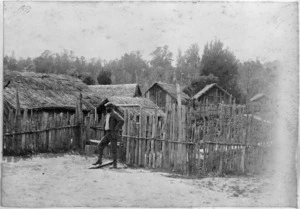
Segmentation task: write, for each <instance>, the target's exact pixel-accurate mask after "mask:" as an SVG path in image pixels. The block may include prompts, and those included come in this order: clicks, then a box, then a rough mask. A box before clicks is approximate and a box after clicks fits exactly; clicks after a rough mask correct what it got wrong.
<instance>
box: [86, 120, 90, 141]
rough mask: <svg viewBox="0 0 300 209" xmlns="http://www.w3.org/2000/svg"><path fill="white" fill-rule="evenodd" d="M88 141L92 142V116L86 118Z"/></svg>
mask: <svg viewBox="0 0 300 209" xmlns="http://www.w3.org/2000/svg"><path fill="white" fill-rule="evenodd" d="M85 127H86V140H90V138H91V124H90V115H89V114H88V115H87V116H86V126H85Z"/></svg>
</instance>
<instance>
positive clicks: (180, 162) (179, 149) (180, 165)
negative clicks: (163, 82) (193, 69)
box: [176, 83, 183, 169]
mask: <svg viewBox="0 0 300 209" xmlns="http://www.w3.org/2000/svg"><path fill="white" fill-rule="evenodd" d="M176 93H177V103H178V106H177V114H178V139H177V141H179V142H182V141H183V140H182V130H181V129H182V127H181V126H182V124H181V122H182V121H181V90H180V86H179V84H178V83H176ZM182 151H183V149H182V144H181V143H179V144H178V155H177V163H178V164H179V167H180V169H182V163H183V162H182V156H183V153H182Z"/></svg>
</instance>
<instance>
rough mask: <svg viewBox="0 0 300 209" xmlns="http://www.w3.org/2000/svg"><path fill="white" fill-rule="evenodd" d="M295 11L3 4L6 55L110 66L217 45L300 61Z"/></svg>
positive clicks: (261, 6)
mask: <svg viewBox="0 0 300 209" xmlns="http://www.w3.org/2000/svg"><path fill="white" fill-rule="evenodd" d="M297 15H298V11H297V5H296V3H253V2H250V3H241V2H227V3H226V2H225V3H224V2H222V3H221V2H213V3H210V2H200V3H191V2H189V3H180V2H168V3H167V2H158V3H154V2H148V3H142V2H130V3H129V2H127V3H125V2H115V3H113V2H102V3H100V2H94V3H93V2H89V3H83V2H76V3H75V2H28V3H27V2H5V4H4V54H8V55H9V54H11V52H12V51H14V52H15V55H16V57H24V58H25V57H28V56H30V57H36V56H39V55H40V54H41V53H42V52H43V51H44V50H46V49H48V50H50V51H52V52H62V51H63V49H67V50H73V51H74V53H75V55H76V56H85V57H86V58H92V57H96V58H99V57H100V58H102V59H106V60H111V59H115V58H120V57H121V56H122V55H123V54H124V53H126V52H127V53H128V52H131V51H136V50H139V51H140V52H141V53H142V55H143V57H144V58H145V59H150V56H149V55H150V53H151V52H152V51H153V50H154V49H155V48H156V47H158V46H163V45H165V44H166V45H169V47H170V50H171V51H172V52H173V53H174V58H175V57H176V55H177V50H178V49H179V48H180V49H181V50H182V51H185V50H186V49H187V48H188V47H189V46H190V45H191V44H193V43H197V44H198V45H199V48H200V55H202V53H203V48H204V45H205V44H206V43H207V42H209V41H211V40H213V39H215V38H217V39H220V40H221V41H222V42H223V43H224V45H225V47H228V48H229V49H230V50H231V51H232V52H234V54H235V55H236V57H237V58H238V59H239V60H241V61H246V60H251V59H252V60H253V59H254V60H255V59H256V58H258V59H260V60H261V61H263V62H265V61H273V60H276V59H277V60H281V61H284V60H285V59H289V58H290V57H295V55H296V56H297V54H296V53H297V46H298V38H297V35H298V34H297V31H298V30H297V29H298V28H297V24H298V23H297V19H298V16H297Z"/></svg>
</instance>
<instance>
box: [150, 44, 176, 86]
mask: <svg viewBox="0 0 300 209" xmlns="http://www.w3.org/2000/svg"><path fill="white" fill-rule="evenodd" d="M150 55H151V56H152V59H151V61H150V65H151V70H152V71H153V72H154V76H159V78H161V80H162V81H165V82H172V81H173V80H174V76H175V75H174V74H175V71H174V68H173V67H172V56H173V54H172V52H170V51H169V47H168V46H167V45H165V46H163V47H157V48H156V49H155V50H154V51H153V52H152V53H151V54H150ZM161 75H163V77H161Z"/></svg>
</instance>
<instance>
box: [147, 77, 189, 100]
mask: <svg viewBox="0 0 300 209" xmlns="http://www.w3.org/2000/svg"><path fill="white" fill-rule="evenodd" d="M157 86H158V87H160V88H161V89H163V90H164V91H165V92H166V93H167V94H169V95H170V96H171V97H172V98H173V99H175V100H177V90H176V85H175V84H169V83H163V82H156V83H154V84H153V85H152V86H151V87H150V88H149V89H148V90H147V91H146V92H148V91H149V90H150V89H152V88H155V87H157ZM182 90H183V89H181V100H182V103H183V104H187V103H188V101H189V100H190V97H189V95H187V94H186V93H184V92H183V91H182Z"/></svg>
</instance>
